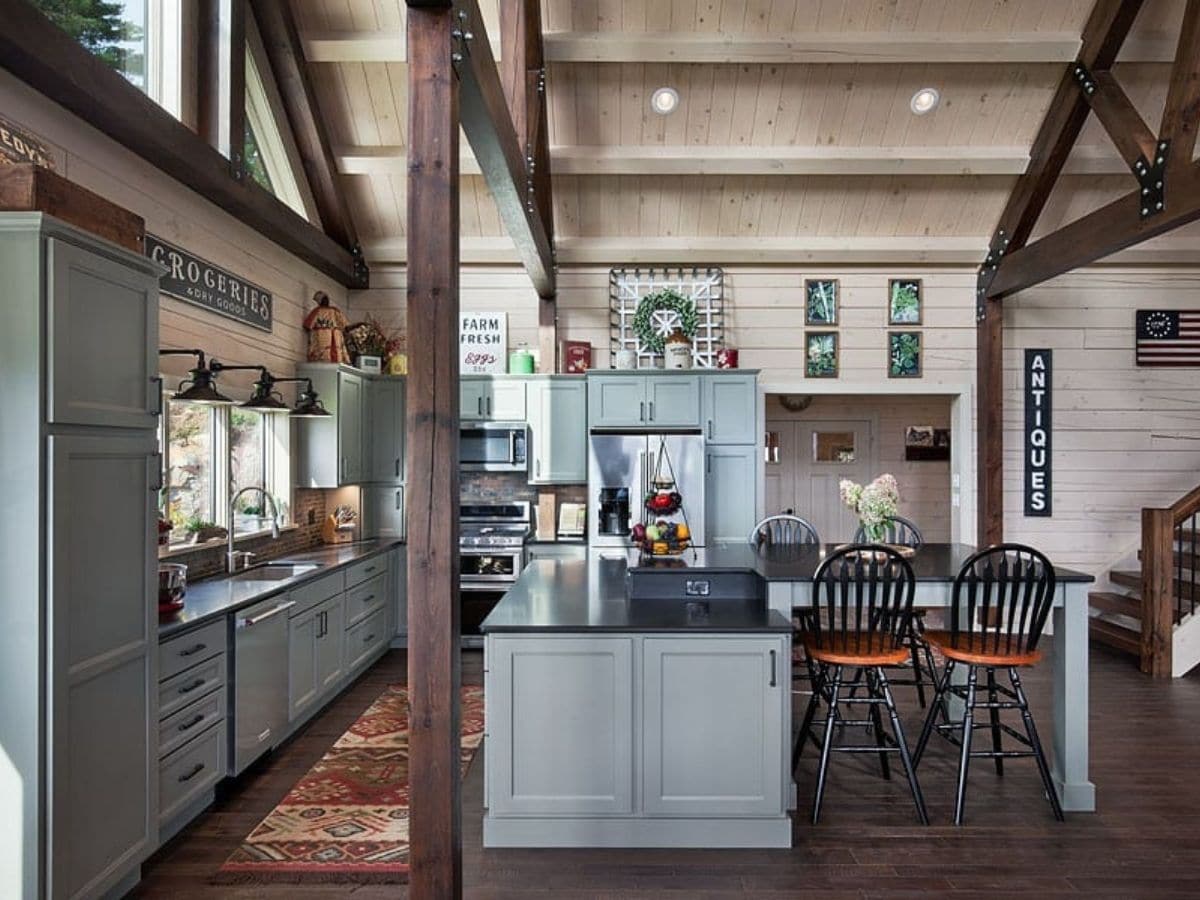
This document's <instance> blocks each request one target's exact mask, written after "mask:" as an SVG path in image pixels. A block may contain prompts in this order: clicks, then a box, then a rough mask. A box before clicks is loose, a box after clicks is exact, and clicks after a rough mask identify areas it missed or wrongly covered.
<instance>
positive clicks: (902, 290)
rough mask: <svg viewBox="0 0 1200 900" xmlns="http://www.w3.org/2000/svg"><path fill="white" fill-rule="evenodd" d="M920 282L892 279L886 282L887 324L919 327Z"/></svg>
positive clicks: (914, 279)
mask: <svg viewBox="0 0 1200 900" xmlns="http://www.w3.org/2000/svg"><path fill="white" fill-rule="evenodd" d="M922 302H923V298H922V296H921V280H920V279H919V278H893V279H891V280H890V281H889V282H888V324H889V325H920V324H921V306H922Z"/></svg>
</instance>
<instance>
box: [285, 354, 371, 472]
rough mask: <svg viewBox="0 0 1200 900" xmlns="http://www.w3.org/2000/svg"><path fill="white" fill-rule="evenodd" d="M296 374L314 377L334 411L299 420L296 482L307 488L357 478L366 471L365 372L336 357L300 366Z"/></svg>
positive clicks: (322, 397)
mask: <svg viewBox="0 0 1200 900" xmlns="http://www.w3.org/2000/svg"><path fill="white" fill-rule="evenodd" d="M296 374H297V375H299V376H301V377H303V378H310V379H312V383H313V389H314V390H316V392H317V394H318V395H319V396H320V398H321V402H322V403H323V404H324V405H325V409H326V410H328V411H329V415H328V416H322V417H320V418H315V419H301V420H299V422H298V423H297V438H298V444H299V447H298V448H297V450H298V452H297V454H296V457H297V459H296V474H297V484H298V485H299V486H300V487H308V488H335V487H341V486H342V485H346V484H357V483H358V482H360V481H362V480H363V479H364V478H365V476H366V472H367V461H366V456H367V449H366V444H365V440H366V434H365V430H366V426H365V424H364V423H365V416H366V388H365V380H364V378H363V376H362V375H360V374H358V373H357V372H355V371H353V370H351V369H349V368H348V367H346V366H337V365H333V364H331V363H307V364H305V365H302V366H297V368H296Z"/></svg>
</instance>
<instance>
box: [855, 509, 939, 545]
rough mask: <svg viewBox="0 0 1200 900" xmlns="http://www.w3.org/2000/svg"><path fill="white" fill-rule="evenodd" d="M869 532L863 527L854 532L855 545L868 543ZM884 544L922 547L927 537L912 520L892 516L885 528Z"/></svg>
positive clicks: (860, 526)
mask: <svg viewBox="0 0 1200 900" xmlns="http://www.w3.org/2000/svg"><path fill="white" fill-rule="evenodd" d="M867 540H868V539H867V530H866V528H864V527H863V526H862V525H859V526H858V531H856V532H854V543H856V544H865V543H867ZM883 543H885V544H896V545H898V546H901V547H920V546H921V545H922V544H924V543H925V536H924V535H922V534H921V529H920V528H918V527H917V523H916V522H914V521H912V519H906V518H904V516H892V517H891V518H890V519H888V520H887V522H886V523H884V526H883Z"/></svg>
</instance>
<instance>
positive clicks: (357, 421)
mask: <svg viewBox="0 0 1200 900" xmlns="http://www.w3.org/2000/svg"><path fill="white" fill-rule="evenodd" d="M365 409H366V390H365V388H364V383H363V380H362V379H361V378H359V377H358V376H357V375H351V374H349V373H348V372H339V373H338V412H337V416H338V483H339V484H356V483H358V482H360V481H362V480H363V473H364V471H365V468H364V466H363V455H364V454H363V412H364V410H365Z"/></svg>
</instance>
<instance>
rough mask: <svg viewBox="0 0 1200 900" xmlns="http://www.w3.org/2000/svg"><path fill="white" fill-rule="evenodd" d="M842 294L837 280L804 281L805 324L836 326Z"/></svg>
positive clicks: (814, 279) (813, 279) (807, 279)
mask: <svg viewBox="0 0 1200 900" xmlns="http://www.w3.org/2000/svg"><path fill="white" fill-rule="evenodd" d="M840 293H841V290H840V285H839V284H838V280H837V279H836V278H806V279H804V324H805V325H836V324H837V323H838V306H839V305H840V303H841V297H840Z"/></svg>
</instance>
